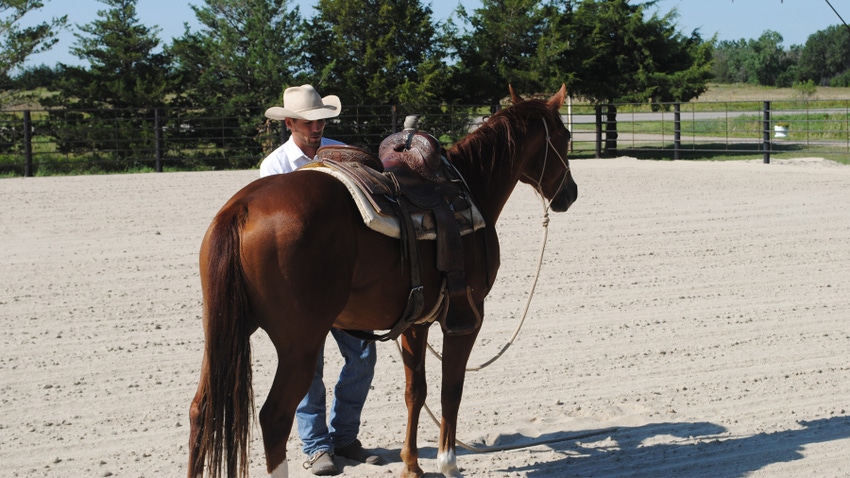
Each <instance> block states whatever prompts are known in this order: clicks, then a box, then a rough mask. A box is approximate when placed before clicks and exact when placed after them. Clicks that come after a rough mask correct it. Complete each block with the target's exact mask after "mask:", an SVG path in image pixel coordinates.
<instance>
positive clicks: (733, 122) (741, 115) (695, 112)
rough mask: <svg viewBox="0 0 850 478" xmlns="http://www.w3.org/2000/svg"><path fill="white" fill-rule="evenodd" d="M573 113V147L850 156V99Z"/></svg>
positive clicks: (688, 154)
mask: <svg viewBox="0 0 850 478" xmlns="http://www.w3.org/2000/svg"><path fill="white" fill-rule="evenodd" d="M573 110H574V111H571V112H570V113H571V114H568V115H567V116H565V122H567V124H568V127H569V128H570V130H571V131H572V132H573V139H574V143H573V153H574V155H577V156H582V155H583V156H592V157H606V156H616V155H632V156H637V157H641V158H654V159H705V158H718V157H722V158H736V157H747V158H752V157H754V156H757V157H761V158H762V159H763V160H764V162H770V158H771V157H775V156H778V155H779V156H788V155H801V154H806V155H818V156H823V157H829V158H832V159H838V160H842V161H847V160H848V158H850V100H799V101H740V102H694V103H665V104H660V105H647V104H616V105H595V106H594V105H586V106H580V107H578V108H574V109H573Z"/></svg>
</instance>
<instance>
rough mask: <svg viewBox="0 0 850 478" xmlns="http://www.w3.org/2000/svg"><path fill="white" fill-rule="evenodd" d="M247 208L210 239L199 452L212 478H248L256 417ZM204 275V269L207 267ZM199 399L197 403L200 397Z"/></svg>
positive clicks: (220, 220) (222, 222)
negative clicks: (245, 266)
mask: <svg viewBox="0 0 850 478" xmlns="http://www.w3.org/2000/svg"><path fill="white" fill-rule="evenodd" d="M246 217H247V209H246V208H245V207H244V205H240V204H239V203H238V202H237V203H235V204H233V205H231V206H230V207H229V208H225V209H223V210H222V211H221V212H219V214H218V215H217V216H216V219H215V221H214V223H213V225H212V226H210V230H209V231H208V232H207V235H206V238H205V241H206V242H207V244H206V250H207V254H206V256H205V258H204V257H203V256H202V259H201V260H207V261H208V263H207V265H206V274H205V275H206V277H204V278H203V279H204V281H203V282H204V283H203V289H204V335H205V348H204V362H205V367H203V370H202V372H201V373H202V376H201V385H199V391H198V395H200V406H199V409H200V414H201V417H200V418H199V423H200V424H201V431H200V433H199V437H198V441H199V442H200V443H199V446H200V448H199V453H198V455H197V456H196V461H195V464H196V467H197V469H198V470H202V469H203V468H202V466H203V463H204V461H205V460H206V464H207V466H208V467H209V472H210V476H212V477H219V476H221V474H222V471H225V472H226V475H227V476H228V477H233V476H236V475H237V474H238V475H240V476H243V477H247V476H248V440H249V432H250V420H251V418H252V417H253V416H254V393H253V388H252V385H251V341H250V337H251V333H252V332H253V330H254V329H255V328H253V327H252V325H251V320H250V318H249V314H250V306H249V303H248V296H247V293H246V289H247V286H246V283H245V275H244V272H243V270H242V260H241V255H240V250H241V245H242V244H241V243H242V241H241V232H242V228H243V226H244V224H245V220H246ZM201 270H202V271H203V270H204V268H203V267H202V268H201ZM196 400H197V399H196Z"/></svg>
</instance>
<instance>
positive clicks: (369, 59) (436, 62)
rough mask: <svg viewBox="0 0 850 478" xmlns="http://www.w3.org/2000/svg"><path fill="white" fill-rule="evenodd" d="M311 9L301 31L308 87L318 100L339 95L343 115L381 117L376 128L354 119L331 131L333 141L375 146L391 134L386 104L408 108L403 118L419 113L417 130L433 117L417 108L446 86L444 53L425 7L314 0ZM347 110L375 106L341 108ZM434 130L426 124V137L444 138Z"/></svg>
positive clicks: (409, 1) (408, 0)
mask: <svg viewBox="0 0 850 478" xmlns="http://www.w3.org/2000/svg"><path fill="white" fill-rule="evenodd" d="M316 11H317V13H316V15H315V16H314V17H313V18H312V19H310V21H309V22H308V24H307V26H308V28H307V29H306V48H305V52H306V66H307V67H308V69H309V73H310V75H309V81H310V82H311V83H312V84H313V85H314V86H316V88H317V89H318V90H319V91H321V92H322V94H336V95H338V96H339V97H340V99H341V100H342V104H343V115H348V114H351V115H355V116H356V115H357V114H382V115H384V116H383V117H384V118H387V119H386V120H381V121H379V123H381V124H375V123H374V122H372V123H371V124H365V123H358V122H357V120H356V118H355V119H353V120H352V121H351V122H349V124H348V125H344V126H345V128H347V131H342V132H340V128H337V127H335V128H334V134H335V137H340V133H341V134H347V135H351V136H349V137H341V138H340V139H343V140H346V141H348V142H351V143H355V144H361V145H362V146H366V147H374V146H377V142H378V141H380V139H383V135H385V134H386V133H389V132H391V131H390V129H391V127H392V124H391V121H390V119H389V114H390V111H391V106H390V105H398V104H404V105H408V106H410V107H411V109H412V111H408V112H411V113H421V114H423V115H424V116H423V120H425V123H423V127H425V126H426V125H427V121H434V120H435V119H436V113H437V112H436V111H431V112H429V111H424V110H423V109H422V108H424V107H425V105H433V104H434V103H436V102H439V101H441V100H442V99H443V97H444V95H443V91H444V88H445V84H446V81H447V73H446V67H445V64H444V62H443V56H444V55H443V50H444V48H443V46H442V43H441V41H440V37H439V35H438V34H437V31H436V29H435V27H434V23H433V19H432V15H433V13H432V11H431V8H430V7H426V6H423V5H422V3H421V2H420V0H394V1H387V0H319V2H318V4H317V5H316ZM353 105H370V106H372V105H374V106H375V107H374V108H372V109H370V110H366V109H363V110H361V111H351V110H350V109H347V107H348V106H353ZM378 105H385V106H381V107H377V106H378ZM405 113H406V112H399V114H400V115H404V114H405ZM433 126H434V125H433V124H432V125H431V126H428V129H429V130H430V131H431V132H432V133H435V134H437V135H439V134H441V133H442V132H444V131H435V128H434V127H433ZM438 129H440V128H438ZM442 129H443V130H445V128H442Z"/></svg>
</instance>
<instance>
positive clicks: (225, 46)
mask: <svg viewBox="0 0 850 478" xmlns="http://www.w3.org/2000/svg"><path fill="white" fill-rule="evenodd" d="M192 9H193V10H194V12H195V16H196V17H197V19H198V22H199V23H200V24H201V29H200V31H198V32H191V31H189V28H188V27H186V31H185V33H184V35H183V37H181V38H177V39H175V40H174V42H173V44H172V45H171V47H170V48H169V51H171V52H172V53H173V55H174V57H175V60H176V72H177V74H178V75H179V76H180V78H181V85H182V91H181V92H182V98H181V104H185V105H188V106H201V107H209V106H219V107H221V106H229V107H232V108H245V107H257V106H263V105H266V106H271V105H272V104H275V103H279V102H280V99H281V95H282V94H283V90H284V89H285V87H287V86H292V84H293V83H294V82H295V81H296V77H297V75H298V74H299V73H300V72H302V71H303V70H304V68H305V67H304V62H303V57H302V53H301V49H302V47H303V45H302V19H301V13H300V11H299V9H298V7H297V6H295V7H293V8H292V9H289V0H204V5H203V6H195V5H193V6H192ZM233 111H235V110H233Z"/></svg>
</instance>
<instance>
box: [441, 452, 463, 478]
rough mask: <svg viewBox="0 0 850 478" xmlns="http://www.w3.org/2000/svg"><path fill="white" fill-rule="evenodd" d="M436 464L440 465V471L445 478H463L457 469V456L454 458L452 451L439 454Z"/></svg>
mask: <svg viewBox="0 0 850 478" xmlns="http://www.w3.org/2000/svg"><path fill="white" fill-rule="evenodd" d="M437 463H439V464H440V471H441V472H442V473H443V475H445V476H446V478H463V475H461V474H460V470H458V468H457V456H455V452H454V450H449V451H447V452H442V453H439V454H438V455H437Z"/></svg>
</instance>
